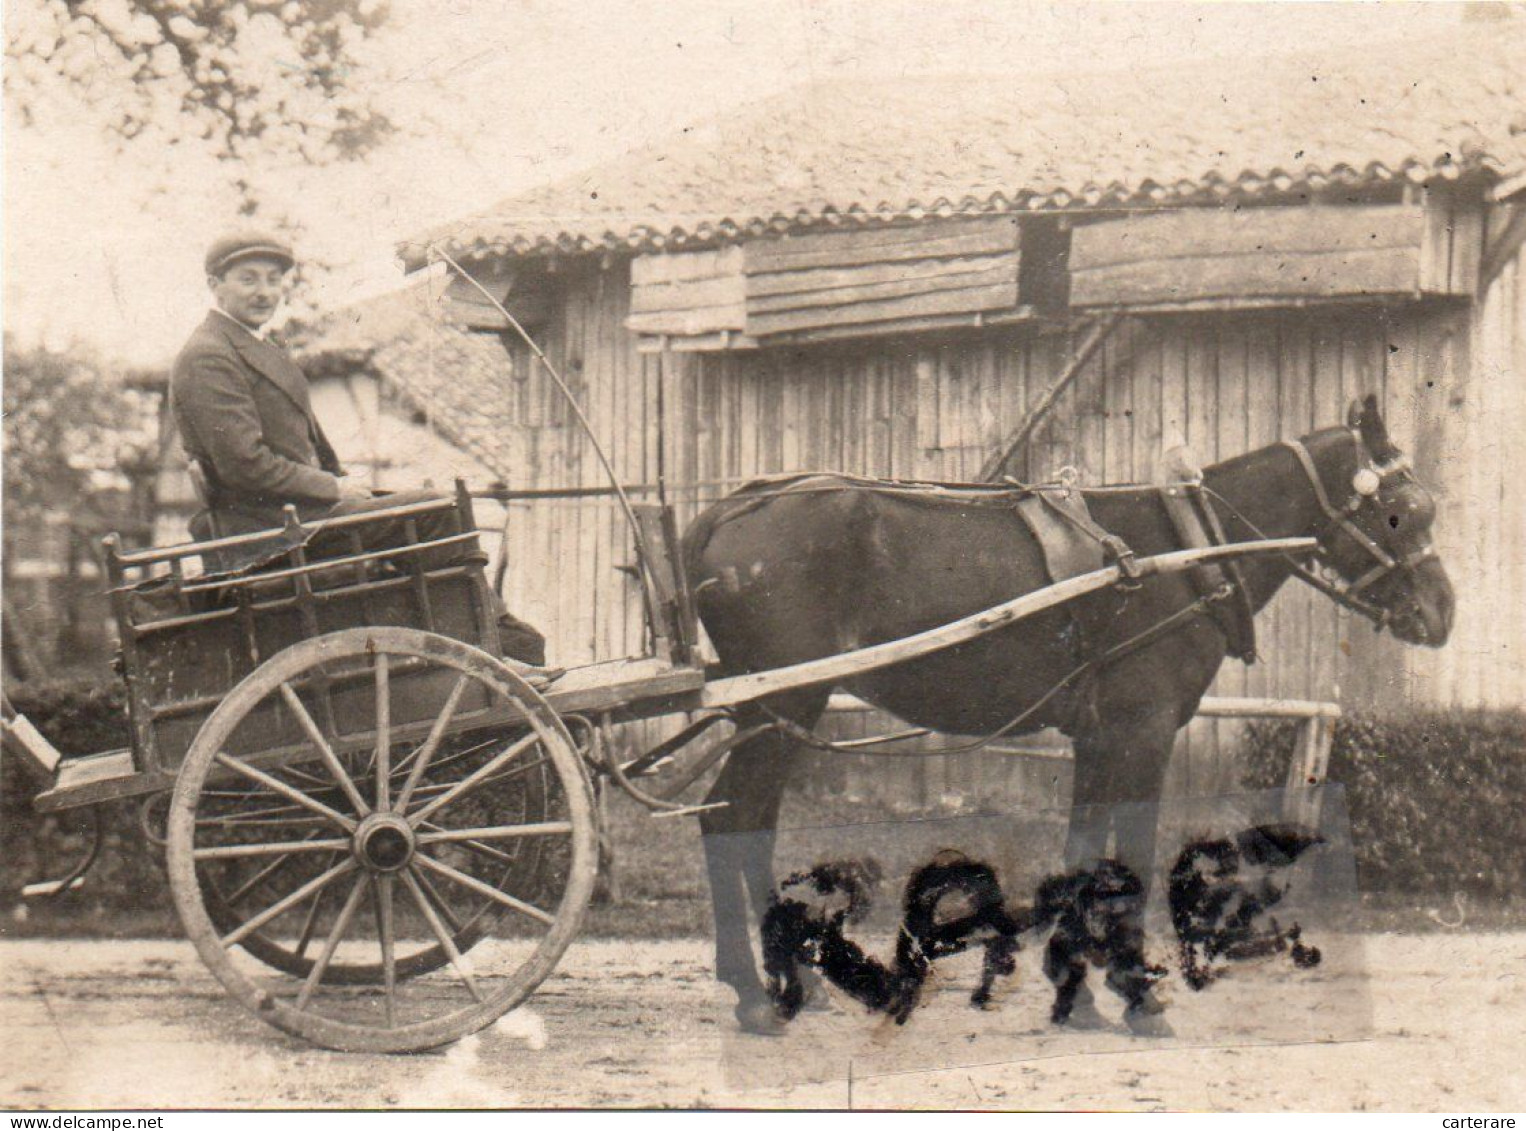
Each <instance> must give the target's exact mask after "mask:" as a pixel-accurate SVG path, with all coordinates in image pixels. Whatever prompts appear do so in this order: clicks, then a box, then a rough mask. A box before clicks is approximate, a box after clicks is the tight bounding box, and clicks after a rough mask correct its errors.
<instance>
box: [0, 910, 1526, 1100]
mask: <svg viewBox="0 0 1526 1131" xmlns="http://www.w3.org/2000/svg"><path fill="white" fill-rule="evenodd" d="M707 949H708V947H707V945H706V944H705V943H703V942H701V941H699V940H691V941H680V942H668V943H662V942H639V943H637V942H615V941H591V942H583V943H578V944H574V946H573V948H572V949H571V950H570V951H569V952H568V954H567V956H566V958H565V959H564V960H563V962H562V965H561V967H560V969H559V970H558V972H557V973H556V974H555V975H553V976H552V978H551V979H550V980H549V981H548V982H547V983H546V984H545V985H544V986H543V987H542V989H541V990H540V991H539V992H538V993H537V994H536V995H535V997H533V998H532V999H531V1001H530V1003H529V1006H528V1007H526V1008H523V1009H521V1010H519V1011H517V1012H515V1013H513V1014H511V1015H510V1016H509V1017H507V1018H505V1019H504V1020H502V1021H501V1022H499V1024H498V1025H497V1026H495V1027H494V1028H492V1029H489V1030H488V1031H486V1032H485V1033H483V1034H480V1035H479V1036H477V1037H473V1038H468V1039H467V1040H466V1041H463V1042H461V1043H459V1044H457V1045H455V1046H454V1047H452V1048H450V1049H447V1050H443V1051H440V1052H436V1053H431V1054H426V1055H419V1056H411V1057H375V1056H360V1055H349V1054H339V1053H330V1052H325V1051H322V1050H317V1049H313V1048H310V1047H308V1046H305V1045H302V1044H300V1043H298V1042H296V1041H294V1040H291V1039H289V1038H287V1037H285V1036H283V1035H282V1034H280V1033H278V1032H276V1031H275V1030H273V1029H270V1028H267V1027H266V1026H264V1025H262V1024H260V1023H259V1022H257V1021H256V1020H255V1019H254V1018H253V1017H251V1016H249V1015H247V1014H246V1013H245V1012H244V1011H243V1010H242V1009H241V1008H240V1007H239V1006H238V1005H237V1004H235V1003H234V1002H232V1001H231V1000H229V999H228V998H227V997H225V996H224V994H223V993H222V990H221V988H220V987H219V986H218V985H217V983H216V982H215V981H214V980H213V979H212V978H211V976H210V975H209V974H207V972H206V971H205V970H204V969H203V968H202V967H201V965H200V963H199V962H198V961H197V959H196V957H195V955H194V953H193V952H192V950H191V947H190V946H189V945H188V944H185V943H177V942H162V941H154V942H62V941H28V942H17V941H12V942H0V969H3V970H4V972H5V973H4V980H3V986H0V1106H6V1107H10V1106H18V1107H28V1108H34V1107H65V1108H79V1107H124V1106H127V1107H137V1106H155V1107H157V1106H172V1107H245V1106H304V1107H305V1106H331V1105H332V1106H345V1107H351V1106H354V1107H372V1106H382V1105H401V1106H431V1107H433V1106H444V1107H453V1106H463V1107H509V1106H529V1105H534V1106H556V1105H574V1104H576V1105H593V1106H621V1105H643V1106H647V1105H665V1106H679V1107H691V1106H738V1105H743V1106H747V1105H769V1106H833V1107H840V1106H844V1105H847V1104H848V1103H849V1102H850V1098H851V1103H852V1105H853V1106H855V1107H961V1108H976V1107H995V1108H1018V1109H1099V1108H1100V1109H1123V1110H1165V1109H1199V1110H1262V1109H1269V1110H1310V1109H1333V1110H1385V1109H1420V1110H1443V1111H1472V1112H1487V1111H1495V1112H1498V1111H1502V1110H1516V1111H1518V1110H1521V1109H1522V1108H1526V1074H1523V1073H1522V1072H1521V1071H1520V1065H1521V1064H1522V1062H1523V1061H1526V934H1491V935H1485V934H1433V935H1419V936H1415V935H1410V936H1394V935H1388V936H1377V937H1373V938H1369V939H1366V940H1365V955H1366V968H1367V971H1368V976H1367V977H1366V978H1365V979H1363V980H1362V981H1363V984H1364V986H1365V987H1366V989H1365V990H1364V991H1363V994H1362V997H1361V1003H1360V1004H1361V1007H1362V1010H1363V1015H1362V1016H1357V1015H1355V1014H1353V1015H1351V1016H1349V1017H1340V1018H1331V1017H1325V1018H1324V1019H1323V1020H1321V1021H1318V1022H1317V1023H1318V1024H1322V1025H1325V1026H1326V1029H1327V1030H1328V1031H1329V1032H1345V1033H1346V1034H1347V1035H1348V1036H1350V1037H1351V1038H1352V1039H1349V1040H1343V1041H1340V1042H1335V1043H1332V1042H1327V1041H1317V1042H1314V1043H1302V1044H1292V1043H1279V1044H1274V1045H1262V1046H1260V1047H1257V1042H1258V1041H1265V1040H1266V1039H1268V1037H1269V1036H1275V1034H1271V1033H1270V1031H1268V1030H1265V1029H1258V1027H1257V1024H1256V1022H1255V1020H1254V1015H1255V1011H1254V1010H1247V1009H1243V1008H1240V1007H1235V1009H1234V1010H1232V1011H1231V1013H1230V1014H1229V1015H1227V1016H1228V1017H1230V1018H1234V1017H1239V1018H1240V1021H1239V1025H1240V1028H1238V1029H1237V1028H1235V1027H1234V1025H1233V1024H1230V1023H1229V1022H1224V1023H1221V1028H1220V1032H1221V1034H1223V1035H1222V1036H1221V1037H1220V1038H1219V1039H1216V1040H1206V1041H1205V1040H1202V1039H1201V1037H1202V1035H1201V1033H1198V1034H1197V1035H1196V1036H1194V1037H1192V1038H1191V1040H1192V1043H1194V1044H1196V1045H1198V1046H1199V1047H1181V1046H1182V1044H1183V1042H1184V1041H1186V1040H1187V1039H1188V1038H1186V1037H1184V1038H1183V1041H1178V1042H1151V1041H1147V1040H1143V1039H1140V1038H1134V1037H1131V1036H1129V1035H1127V1034H1126V1033H1125V1032H1124V1031H1123V1030H1122V1029H1121V1028H1119V1029H1117V1030H1115V1031H1112V1032H1105V1033H1100V1034H1070V1033H1057V1032H1055V1031H1054V1030H1053V1029H1052V1028H1051V1027H1049V1026H1048V1025H1047V1024H1046V1023H1045V1022H1044V1016H1043V1011H1044V1004H1045V1000H1046V998H1045V987H1044V985H1043V982H1042V978H1041V977H1040V976H1039V975H1038V974H1037V973H1036V970H1035V969H1032V968H1031V967H1032V966H1033V962H1032V959H1033V956H1032V955H1031V954H1028V953H1025V954H1024V955H1023V959H1024V960H1025V965H1024V966H1023V968H1022V969H1021V971H1020V976H1019V978H1018V979H1017V980H1016V983H1015V984H1016V987H1017V988H1016V989H1014V990H1013V991H1012V992H1011V995H1010V996H1009V997H1008V998H1007V999H1006V1000H1005V1001H1003V1002H1002V1003H1001V1005H1000V1008H999V1009H998V1010H996V1011H993V1012H990V1013H986V1014H976V1013H975V1012H974V1011H971V1010H969V1009H968V1007H967V1006H962V1003H961V1010H962V1011H961V1012H960V1013H958V1014H957V1015H955V1014H953V1013H950V1014H949V1015H948V1016H949V1017H950V1018H955V1019H956V1020H955V1022H953V1023H957V1024H958V1025H961V1026H966V1027H968V1026H970V1025H973V1024H975V1022H968V1021H965V1020H963V1018H966V1017H976V1018H980V1019H982V1020H981V1021H980V1022H979V1024H981V1025H984V1026H986V1029H987V1030H988V1031H989V1032H990V1033H992V1034H996V1033H997V1029H996V1028H995V1027H998V1026H999V1027H1000V1032H999V1035H998V1036H992V1037H990V1038H989V1039H982V1040H979V1041H977V1040H976V1039H975V1038H976V1036H977V1034H976V1033H975V1031H974V1030H970V1031H968V1032H964V1030H960V1031H961V1032H963V1033H964V1035H963V1037H961V1038H960V1039H959V1040H951V1039H949V1038H948V1034H947V1033H940V1031H939V1030H937V1028H936V1026H937V1024H938V1022H936V1021H926V1022H923V1021H920V1020H919V1019H918V1018H916V1017H914V1018H913V1022H912V1025H911V1026H909V1027H908V1028H907V1029H905V1030H893V1029H891V1028H889V1027H887V1026H886V1025H885V1023H884V1022H881V1021H876V1020H874V1019H872V1018H869V1017H867V1016H865V1015H864V1013H863V1011H862V1010H860V1009H858V1008H857V1007H856V1006H853V1005H851V1004H850V1003H845V1002H842V1001H837V1002H836V1003H835V1009H834V1010H833V1011H832V1012H831V1013H828V1014H808V1015H804V1016H802V1017H801V1018H800V1019H799V1020H798V1021H797V1022H796V1024H795V1026H792V1028H791V1033H790V1036H789V1037H787V1038H786V1039H785V1041H783V1042H780V1041H768V1040H763V1039H760V1038H744V1037H740V1036H737V1035H735V1034H734V1033H733V1031H732V1028H731V1024H730V1018H729V1011H728V1009H727V1001H726V999H725V998H724V997H723V996H722V995H721V994H720V993H719V992H718V991H717V990H716V989H715V988H714V986H713V983H712V982H711V980H710V977H709V974H708V973H707V971H708V961H707ZM955 980H957V978H956V979H955ZM965 988H967V986H966V987H965ZM1369 993H1370V1012H1367V1010H1368V1008H1369V1007H1368V1004H1367V1003H1368V1000H1369V999H1368V994H1369ZM945 996H948V997H949V998H950V1000H952V999H953V997H954V995H953V994H949V995H945ZM961 996H962V995H961ZM1207 996H1208V995H1206V994H1205V995H1203V997H1204V998H1205V999H1206V998H1207ZM1220 1000H1223V1001H1227V1002H1232V1001H1233V998H1232V997H1225V998H1222V999H1220ZM1328 1000H1329V1002H1330V1003H1331V1004H1330V1007H1329V1008H1330V1009H1332V1010H1333V1009H1345V1008H1347V1007H1348V1005H1347V1004H1342V1001H1344V1000H1345V999H1339V998H1337V997H1331V998H1329V999H1328ZM1352 1000H1355V999H1352ZM1185 1004H1190V1003H1185ZM1185 1004H1184V1008H1185ZM1348 1004H1349V1003H1348ZM1103 1005H1104V1007H1105V1008H1106V1009H1108V1010H1109V1011H1111V1012H1116V1009H1115V1007H1114V1004H1113V1003H1112V1002H1108V1001H1104V1002H1103ZM1182 1016H1183V1019H1184V1020H1185V1021H1188V1022H1190V1021H1191V1017H1190V1014H1189V1013H1183V1015H1182ZM1313 1017H1314V1015H1312V1014H1311V1018H1313ZM1226 1024H1227V1025H1228V1027H1224V1025H1226ZM919 1025H920V1026H921V1027H920V1028H918V1026H919ZM1331 1026H1333V1027H1331ZM1179 1031H1181V1030H1180V1029H1179ZM1322 1031H1323V1030H1322ZM845 1033H847V1034H857V1035H858V1036H862V1037H864V1038H865V1040H867V1041H868V1042H869V1044H870V1045H872V1046H874V1047H875V1048H878V1049H881V1050H883V1049H885V1048H892V1049H894V1048H899V1049H900V1050H901V1052H902V1053H903V1054H904V1053H908V1052H909V1053H910V1056H909V1057H908V1056H906V1055H902V1056H901V1057H900V1058H899V1060H895V1058H892V1060H891V1061H883V1060H882V1061H881V1062H880V1063H881V1064H882V1065H883V1064H887V1063H896V1064H899V1065H900V1066H901V1067H902V1068H903V1069H904V1066H905V1065H906V1064H908V1063H910V1064H913V1065H919V1066H927V1065H951V1064H960V1063H964V1064H970V1063H974V1062H979V1061H991V1060H998V1061H1000V1063H985V1064H983V1065H982V1066H980V1067H940V1068H936V1069H933V1070H926V1071H904V1070H900V1071H897V1072H896V1073H895V1074H893V1075H874V1074H869V1075H866V1074H865V1072H866V1071H867V1070H866V1069H864V1068H863V1067H862V1064H863V1063H866V1062H856V1064H858V1065H859V1068H858V1070H857V1071H856V1072H855V1078H854V1080H853V1083H852V1085H851V1094H850V1086H849V1084H848V1082H847V1080H846V1079H845V1075H846V1074H845V1073H838V1072H837V1070H836V1068H834V1067H832V1065H833V1063H834V1062H833V1061H832V1058H831V1055H830V1054H831V1053H833V1052H840V1051H841V1049H840V1046H839V1045H838V1042H839V1041H840V1038H841V1035H842V1034H845ZM854 1039H857V1038H856V1037H855V1038H854ZM1276 1039H1277V1040H1279V1041H1281V1040H1284V1039H1285V1037H1282V1036H1279V1037H1276ZM897 1042H899V1043H897ZM813 1050H815V1052H814V1053H813ZM818 1054H819V1055H818ZM993 1054H994V1055H993ZM813 1074H814V1075H816V1076H817V1077H819V1078H818V1079H817V1080H816V1081H815V1082H801V1081H802V1079H808V1078H809V1077H810V1076H811V1075H813Z"/></svg>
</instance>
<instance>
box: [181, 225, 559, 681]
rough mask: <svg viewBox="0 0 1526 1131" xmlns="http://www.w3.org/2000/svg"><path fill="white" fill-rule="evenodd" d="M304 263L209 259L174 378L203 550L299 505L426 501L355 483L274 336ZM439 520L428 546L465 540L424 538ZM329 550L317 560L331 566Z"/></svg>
mask: <svg viewBox="0 0 1526 1131" xmlns="http://www.w3.org/2000/svg"><path fill="white" fill-rule="evenodd" d="M295 263H296V259H295V257H294V256H293V254H292V251H291V247H290V246H289V245H288V244H287V243H286V241H284V240H282V239H280V238H279V237H276V236H273V235H271V234H269V233H265V232H238V233H234V234H232V235H227V236H224V237H222V238H221V239H219V240H217V241H216V242H215V243H214V244H213V245H212V246H211V248H210V249H209V250H208V251H207V257H206V272H207V286H208V287H209V288H210V289H211V291H212V298H213V302H214V305H213V308H212V310H211V311H210V312H208V314H207V317H206V319H205V321H203V322H202V324H201V325H200V326H199V327H197V329H196V331H195V333H193V334H192V335H191V338H190V340H189V341H188V342H187V343H186V344H185V348H184V349H182V350H181V351H180V355H179V356H178V357H177V358H176V359H175V364H174V367H173V368H172V369H171V371H170V408H171V411H172V413H173V415H174V418H175V425H176V427H177V428H178V429H179V431H180V438H181V442H182V444H183V445H184V447H185V450H186V454H187V455H188V456H190V459H191V466H192V469H193V472H192V474H193V478H195V479H196V480H197V486H198V489H199V490H200V492H201V494H202V496H203V500H202V501H203V503H204V505H205V509H204V510H202V511H201V512H200V513H199V514H197V515H196V516H195V517H194V518H193V519H192V520H191V535H192V537H194V538H196V539H197V540H198V541H203V540H206V539H209V538H214V537H227V536H229V535H234V534H248V533H253V532H254V531H258V530H270V529H273V528H277V527H280V526H281V525H282V523H283V520H284V515H283V510H284V508H285V507H286V506H288V505H291V506H294V507H296V509H297V513H298V514H299V515H300V517H301V518H302V519H303V520H304V521H309V520H313V519H319V518H323V517H327V516H333V515H338V514H354V513H356V512H358V511H365V510H372V509H377V508H381V507H385V506H388V505H392V504H395V503H399V502H408V501H412V499H413V498H414V496H413V495H392V496H384V497H381V498H377V497H373V495H372V493H371V491H370V490H369V489H367V488H366V487H365V486H363V485H362V484H360V483H357V482H355V481H353V480H351V479H349V478H348V477H347V476H346V475H345V474H344V469H343V468H342V467H341V466H340V464H339V460H338V458H337V457H336V456H335V454H334V449H333V448H332V447H331V446H330V444H329V442H328V439H327V438H326V437H325V436H324V434H323V428H322V427H321V426H320V425H319V423H318V418H317V417H316V416H315V415H314V414H313V406H312V399H311V397H310V395H309V392H308V385H307V375H306V374H305V373H303V372H302V370H301V368H300V367H299V366H298V365H297V363H296V362H295V361H293V360H292V358H291V356H290V355H289V354H288V353H287V352H286V350H285V349H283V348H282V347H281V346H279V345H277V344H276V343H275V342H273V341H271V340H270V339H269V338H268V337H267V336H266V333H265V326H266V325H267V324H268V323H269V322H270V320H271V318H273V317H274V316H275V313H276V310H277V308H278V307H279V306H280V304H281V300H282V298H283V295H284V290H285V284H286V274H287V272H289V271H290V270H291V269H292V267H293V266H294V265H295ZM418 497H420V498H421V497H422V496H418ZM432 517H434V516H424V517H423V518H421V519H420V520H419V524H420V531H419V532H420V533H421V534H422V535H423V536H424V537H427V538H433V537H441V536H444V535H447V534H453V533H457V531H455V530H444V529H441V530H433V529H424V527H425V526H426V525H427V524H428V521H429V519H430V518H432ZM446 517H447V518H448V517H449V516H446ZM451 521H453V519H452V520H451ZM371 533H372V536H373V539H372V540H373V541H374V542H375V543H376V544H375V545H373V546H372V548H382V547H383V546H385V545H390V544H392V542H391V540H390V536H389V534H388V532H387V531H386V530H385V529H379V530H376V531H372V532H371ZM320 542H321V536H320V537H319V539H315V541H314V543H312V544H311V545H312V546H313V547H314V548H315V549H314V550H312V551H310V552H314V553H315V555H316V556H319V557H322V556H327V555H326V554H325V553H323V550H322V547H321V545H320ZM255 553H256V554H257V553H258V551H256V552H255ZM248 564H251V563H250V561H249V560H248V559H245V560H244V561H234V562H228V561H224V562H222V563H221V565H222V567H224V568H228V567H232V566H237V565H248ZM499 623H500V635H501V636H502V638H503V644H504V651H505V653H506V654H507V655H509V656H511V657H513V658H515V659H519V660H522V661H525V662H528V663H531V664H541V663H544V662H545V656H544V651H545V639H544V637H542V636H541V634H540V633H539V632H537V631H536V630H535V629H534V628H532V627H531V626H529V625H527V624H525V623H524V622H522V621H519V620H517V619H516V618H514V617H512V616H510V615H509V614H508V613H507V612H501V615H500V617H499Z"/></svg>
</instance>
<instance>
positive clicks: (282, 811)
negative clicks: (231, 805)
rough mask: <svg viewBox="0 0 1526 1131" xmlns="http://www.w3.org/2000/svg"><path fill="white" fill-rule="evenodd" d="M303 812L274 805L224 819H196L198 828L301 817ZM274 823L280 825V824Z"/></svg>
mask: <svg viewBox="0 0 1526 1131" xmlns="http://www.w3.org/2000/svg"><path fill="white" fill-rule="evenodd" d="M249 796H250V797H257V796H260V795H259V794H250V795H249ZM301 812H302V810H301V809H300V808H298V807H297V806H295V805H272V806H271V807H270V808H268V809H250V810H247V811H246V810H240V811H239V812H237V813H230V814H228V815H227V816H224V817H198V818H196V824H197V825H198V826H216V825H236V824H252V823H254V822H256V821H259V820H262V819H264V818H267V817H285V816H289V815H291V814H299V815H300V814H301ZM272 823H276V824H278V823H279V822H272Z"/></svg>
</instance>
